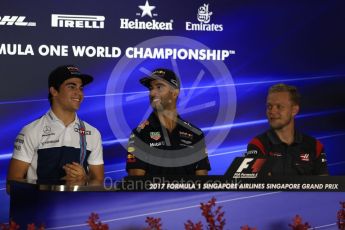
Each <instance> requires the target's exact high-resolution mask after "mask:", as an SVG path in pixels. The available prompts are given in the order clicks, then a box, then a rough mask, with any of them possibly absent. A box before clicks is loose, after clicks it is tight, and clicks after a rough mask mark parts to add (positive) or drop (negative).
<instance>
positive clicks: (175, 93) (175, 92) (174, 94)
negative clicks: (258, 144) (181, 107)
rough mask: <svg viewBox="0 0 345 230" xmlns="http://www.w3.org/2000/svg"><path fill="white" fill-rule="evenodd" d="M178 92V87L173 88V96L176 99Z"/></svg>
mask: <svg viewBox="0 0 345 230" xmlns="http://www.w3.org/2000/svg"><path fill="white" fill-rule="evenodd" d="M179 94H180V90H179V89H174V90H173V97H174V98H175V99H176V98H177V97H178V95H179Z"/></svg>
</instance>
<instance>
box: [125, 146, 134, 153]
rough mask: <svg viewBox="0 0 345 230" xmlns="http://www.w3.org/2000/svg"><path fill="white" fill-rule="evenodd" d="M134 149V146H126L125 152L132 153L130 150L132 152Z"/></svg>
mask: <svg viewBox="0 0 345 230" xmlns="http://www.w3.org/2000/svg"><path fill="white" fill-rule="evenodd" d="M134 151H135V148H134V147H128V148H127V152H129V153H132V152H134Z"/></svg>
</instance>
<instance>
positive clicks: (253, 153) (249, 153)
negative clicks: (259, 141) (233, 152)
mask: <svg viewBox="0 0 345 230" xmlns="http://www.w3.org/2000/svg"><path fill="white" fill-rule="evenodd" d="M257 154H258V151H257V150H249V151H247V154H246V155H257Z"/></svg>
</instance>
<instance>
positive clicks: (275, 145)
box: [247, 84, 328, 175]
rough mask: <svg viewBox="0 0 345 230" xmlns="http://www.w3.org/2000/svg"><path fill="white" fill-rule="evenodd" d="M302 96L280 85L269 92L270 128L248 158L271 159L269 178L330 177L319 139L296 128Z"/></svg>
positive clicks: (253, 144)
mask: <svg viewBox="0 0 345 230" xmlns="http://www.w3.org/2000/svg"><path fill="white" fill-rule="evenodd" d="M299 106H300V95H299V93H298V91H297V88H296V87H294V86H289V85H285V84H277V85H274V86H272V87H271V88H270V89H269V92H268V96H267V107H266V115H267V118H268V122H269V124H270V129H269V130H267V131H266V132H265V133H263V134H261V135H258V136H256V137H255V138H254V139H252V140H251V142H250V143H249V144H248V147H247V156H254V157H256V156H257V157H267V158H268V159H270V160H272V162H271V164H272V165H271V169H270V172H269V175H327V174H328V170H327V163H326V162H327V160H326V154H325V151H324V147H323V145H322V144H321V142H320V141H319V140H316V139H315V138H313V137H310V136H307V135H305V134H302V133H300V132H299V131H297V130H296V129H295V122H294V119H295V116H296V115H297V113H298V112H299V108H300V107H299Z"/></svg>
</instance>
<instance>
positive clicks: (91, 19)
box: [51, 14, 105, 29]
mask: <svg viewBox="0 0 345 230" xmlns="http://www.w3.org/2000/svg"><path fill="white" fill-rule="evenodd" d="M104 21H105V17H104V16H96V15H71V14H52V21H51V26H52V27H64V28H86V29H103V28H104Z"/></svg>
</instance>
